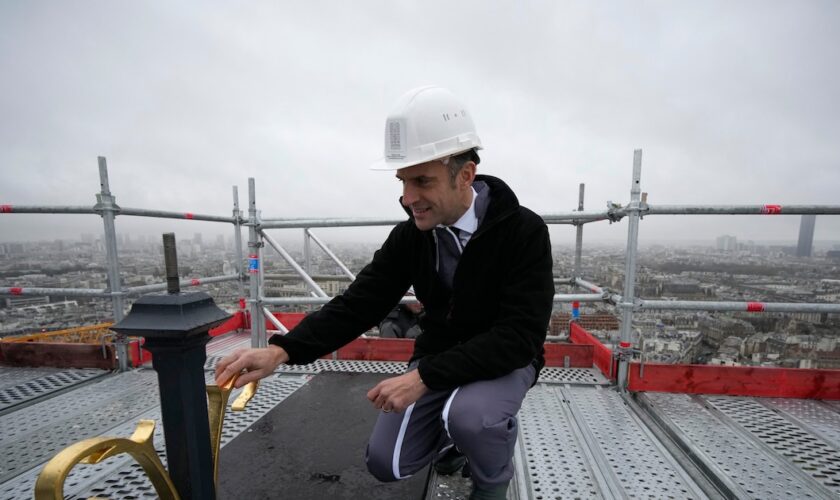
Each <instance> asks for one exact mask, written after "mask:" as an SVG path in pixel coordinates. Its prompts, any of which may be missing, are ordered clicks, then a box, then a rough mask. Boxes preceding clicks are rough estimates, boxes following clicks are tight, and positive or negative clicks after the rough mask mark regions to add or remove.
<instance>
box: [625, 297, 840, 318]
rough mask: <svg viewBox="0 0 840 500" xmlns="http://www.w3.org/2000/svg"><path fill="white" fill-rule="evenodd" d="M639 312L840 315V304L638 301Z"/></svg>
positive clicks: (637, 308)
mask: <svg viewBox="0 0 840 500" xmlns="http://www.w3.org/2000/svg"><path fill="white" fill-rule="evenodd" d="M636 310H639V311H666V310H669V311H740V312H755V313H759V312H784V313H797V312H801V313H833V314H840V304H820V303H814V302H721V301H696V300H695V301H692V300H644V299H642V300H639V301H638V304H637V305H636Z"/></svg>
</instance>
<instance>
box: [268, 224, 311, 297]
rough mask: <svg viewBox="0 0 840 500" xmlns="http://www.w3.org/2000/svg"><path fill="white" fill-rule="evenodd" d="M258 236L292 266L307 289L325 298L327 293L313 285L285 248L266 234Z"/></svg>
mask: <svg viewBox="0 0 840 500" xmlns="http://www.w3.org/2000/svg"><path fill="white" fill-rule="evenodd" d="M260 234H261V235H262V237H263V238H264V239H265V241H267V242H268V244H269V245H270V246H271V248H273V249H274V250H275V251H276V252H277V253H279V254H280V256H281V257H283V260H285V261H286V262H288V263H289V265H290V266H292V269H294V271H295V272H296V273H298V275H299V276H300V277H301V279H303V281H304V282H306V284H307V285H309V288H311V289H312V291H313V292H315V294H316V295H317V296H318V297H327V293H326V292H325V291H324V290H322V289H321V287H320V286H318V284H317V283H315V281H314V280H313V279H312V278H310V277H309V274H307V273H306V271H304V270H303V268H301V267H300V265H299V264H298V263H297V262H295V259H293V258H292V256H291V255H289V252H287V251H286V249H285V248H283V247H282V246H281V245H280V244H279V243H277V242H276V241H274V238H272V237H271V236H269V235H268V234H266V233H265V231H260Z"/></svg>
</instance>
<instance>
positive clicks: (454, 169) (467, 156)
mask: <svg viewBox="0 0 840 500" xmlns="http://www.w3.org/2000/svg"><path fill="white" fill-rule="evenodd" d="M468 161H471V162H474V163H475V164H476V165H478V164H479V163H481V158H479V157H478V152H476V150H475V148H473V149H468V150H466V151H464V152H463V153H458V154H457V155H453V156H452V157H450V158H449V164H448V165H447V166H448V167H449V181H450V182H451V183H452V184H455V178H456V177H458V172H460V171H461V169H462V168H464V164H465V163H467V162H468Z"/></svg>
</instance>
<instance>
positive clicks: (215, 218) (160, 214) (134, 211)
mask: <svg viewBox="0 0 840 500" xmlns="http://www.w3.org/2000/svg"><path fill="white" fill-rule="evenodd" d="M120 215H134V216H137V217H155V218H157V219H186V220H200V221H207V222H227V223H229V224H230V223H233V222H234V220H233V217H223V216H219V215H204V214H194V213H192V212H168V211H165V210H146V209H145V208H128V207H124V208H122V209H121V210H120Z"/></svg>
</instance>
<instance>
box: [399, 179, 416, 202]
mask: <svg viewBox="0 0 840 500" xmlns="http://www.w3.org/2000/svg"><path fill="white" fill-rule="evenodd" d="M416 201H417V194H416V193H415V192H414V189H412V187H411V186H409V185H408V183H406V184H403V196H402V204H403V206H406V207H407V206H409V205H411V204H412V203H414V202H416Z"/></svg>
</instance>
